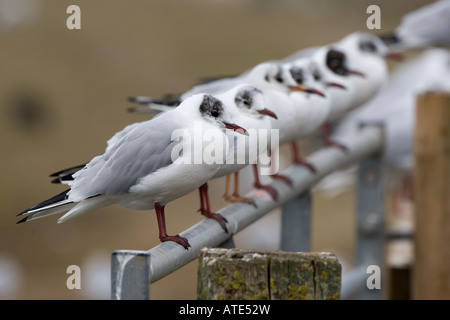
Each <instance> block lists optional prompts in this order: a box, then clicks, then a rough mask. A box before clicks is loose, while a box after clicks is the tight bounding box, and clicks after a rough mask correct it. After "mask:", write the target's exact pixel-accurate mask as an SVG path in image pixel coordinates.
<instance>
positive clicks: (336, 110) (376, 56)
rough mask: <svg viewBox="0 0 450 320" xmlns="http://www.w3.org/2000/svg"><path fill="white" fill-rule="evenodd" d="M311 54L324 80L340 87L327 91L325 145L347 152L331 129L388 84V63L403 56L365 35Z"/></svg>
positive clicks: (376, 38) (344, 40) (362, 33)
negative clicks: (335, 138) (328, 100)
mask: <svg viewBox="0 0 450 320" xmlns="http://www.w3.org/2000/svg"><path fill="white" fill-rule="evenodd" d="M311 51H312V53H311V54H310V56H311V59H313V60H314V61H316V62H317V65H318V67H319V69H320V70H321V71H322V73H323V75H324V77H325V78H326V79H328V81H336V82H338V83H339V84H341V87H340V88H337V87H336V88H329V90H328V91H327V93H328V94H329V95H330V101H331V107H330V112H329V116H328V119H327V122H326V123H325V125H324V133H325V143H326V145H329V146H333V145H334V146H337V147H340V148H342V149H343V150H346V147H345V146H344V145H342V144H340V143H338V142H335V141H334V140H333V139H331V126H332V125H334V124H336V123H337V122H338V121H339V120H340V119H342V118H343V117H344V116H345V115H346V114H348V113H349V112H351V111H352V110H355V109H356V108H358V107H360V106H361V105H363V104H364V103H365V102H367V101H369V100H370V99H372V98H373V97H374V96H375V95H376V94H377V92H379V91H380V90H381V89H382V87H383V86H384V85H386V82H387V79H388V69H387V64H386V61H385V60H386V59H387V58H392V59H398V58H400V56H399V54H398V53H397V52H393V51H392V50H390V49H389V48H388V47H387V46H386V45H385V44H384V43H383V41H381V39H380V38H379V37H377V36H375V35H372V34H368V33H364V32H353V33H351V34H349V35H347V36H345V37H344V38H342V39H341V40H339V41H337V42H335V43H332V44H330V45H327V46H324V47H320V48H316V49H315V50H311ZM298 55H300V54H294V55H293V57H294V56H298ZM291 59H292V58H291ZM342 89H344V90H342Z"/></svg>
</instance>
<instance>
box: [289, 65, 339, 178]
mask: <svg viewBox="0 0 450 320" xmlns="http://www.w3.org/2000/svg"><path fill="white" fill-rule="evenodd" d="M283 67H284V68H286V69H287V70H288V71H289V72H290V74H291V76H292V78H294V80H295V81H296V82H297V83H298V84H300V85H304V86H306V87H308V88H311V89H310V92H314V93H315V94H311V93H305V92H293V93H291V95H290V97H291V99H292V101H293V103H294V105H295V114H294V122H295V123H296V126H295V127H293V128H292V130H291V132H290V134H289V135H288V137H287V138H286V141H290V142H291V146H292V155H293V163H294V164H299V165H303V166H305V167H307V168H308V169H309V170H311V171H312V172H315V171H316V169H315V167H314V166H313V165H312V164H311V163H309V162H307V161H305V160H304V159H303V158H302V157H301V156H300V153H299V147H298V144H297V140H300V139H302V138H304V137H306V136H307V135H309V134H311V133H312V132H314V131H315V130H317V129H318V128H319V127H321V126H322V125H323V124H324V123H325V121H326V120H327V118H328V115H329V112H330V108H331V100H330V97H329V96H328V95H326V94H324V93H323V92H325V91H326V90H327V88H328V87H329V86H340V85H338V84H337V83H335V82H329V83H327V84H325V82H324V81H323V77H322V74H321V72H320V70H319V69H318V68H317V63H316V62H314V61H313V60H312V59H310V58H306V57H305V58H299V59H296V60H294V61H291V62H287V63H285V64H283ZM312 88H314V89H312Z"/></svg>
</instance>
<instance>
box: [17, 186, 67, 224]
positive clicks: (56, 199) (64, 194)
mask: <svg viewBox="0 0 450 320" xmlns="http://www.w3.org/2000/svg"><path fill="white" fill-rule="evenodd" d="M69 191H70V188H69V189H67V190H65V191H63V192H61V193H59V194H57V195H56V196H54V197H52V198H50V199H48V200H45V201H42V202H41V203H39V204H37V205H35V206H34V207H31V208H29V209H26V210H24V211H22V212H21V213H19V214H18V215H17V217H18V216H21V215H24V214H26V213H28V212H30V211H31V210H36V209H40V208H43V207H45V206H47V205H50V204H53V203H56V202H59V201H62V200H64V199H66V198H67V193H68V192H69ZM19 222H20V221H19Z"/></svg>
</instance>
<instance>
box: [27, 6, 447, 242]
mask: <svg viewBox="0 0 450 320" xmlns="http://www.w3.org/2000/svg"><path fill="white" fill-rule="evenodd" d="M449 2H450V1H448V0H444V1H438V2H437V3H438V4H439V5H441V3H445V6H444V7H445V8H447V9H446V10H447V11H446V12H447V14H448V13H449V9H448V8H450V6H449V5H448V4H449ZM424 9H426V8H424ZM427 10H429V9H427ZM434 11H436V10H434ZM442 11H443V10H439V12H442ZM410 15H411V14H410ZM410 15H409V16H410ZM422 16H423V14H420V15H419V17H422ZM446 17H447V18H448V17H449V15H447V16H446ZM447 18H446V19H443V22H442V23H441V24H444V25H445V24H447V25H448V23H449V22H448V21H449V20H450V19H447ZM404 20H405V21H410V20H411V19H410V18H409V20H408V19H406V17H405V19H404ZM432 20H433V22H434V23H435V24H436V21H437V19H436V18H434V19H432ZM399 30H401V26H400V27H399V29H398V30H397V31H399ZM420 30H421V32H422V31H423V30H422V29H420ZM445 30H448V29H445ZM397 33H398V32H397ZM422 33H423V32H422ZM401 34H404V32H403V33H401ZM420 37H421V38H422V41H420ZM418 38H419V39H418ZM430 39H431V38H430V36H428V35H426V36H423V35H422V34H419V35H418V34H417V33H416V34H414V33H413V34H412V35H408V36H406V37H405V36H401V35H399V34H397V35H394V36H390V37H385V39H384V41H383V40H382V39H381V38H379V37H377V36H375V35H372V34H368V33H362V32H355V33H352V34H350V35H348V36H346V37H344V38H343V39H341V40H339V41H337V42H335V43H332V44H328V45H325V46H321V47H315V48H308V49H305V50H301V51H299V52H296V53H294V54H293V55H291V56H289V57H287V58H285V59H282V60H276V61H275V60H274V61H267V62H263V63H260V64H258V65H256V66H255V67H253V68H251V69H250V70H248V71H246V72H243V73H242V74H240V75H238V76H236V77H229V78H224V79H219V80H214V81H210V82H208V83H203V84H200V85H197V86H194V87H193V88H191V89H190V90H189V91H187V92H184V93H183V94H181V95H179V98H178V99H173V100H170V101H167V100H157V99H153V98H147V97H142V96H139V97H134V98H132V99H131V100H132V101H133V102H135V103H137V104H138V106H136V107H135V108H132V109H131V111H133V112H141V113H150V114H155V113H157V115H156V116H154V117H153V118H152V119H151V120H148V121H144V122H139V123H133V124H131V125H129V126H127V127H125V128H124V129H123V130H122V131H120V132H118V133H116V134H115V135H114V136H113V137H112V138H111V139H110V140H109V141H108V145H107V148H106V151H105V153H104V154H102V155H99V156H97V157H94V158H93V159H92V160H91V161H90V162H88V163H86V164H83V165H81V166H77V167H73V168H69V169H66V170H62V171H59V172H56V173H54V174H53V175H52V176H54V177H55V179H54V180H53V182H56V183H63V184H68V185H69V187H70V188H69V189H67V190H65V191H64V192H62V193H60V194H58V195H56V196H54V197H52V198H50V199H48V200H46V201H43V202H41V203H39V204H37V205H35V206H33V207H31V208H29V209H27V210H25V211H23V212H21V213H20V214H19V215H27V216H26V217H24V218H23V219H22V220H20V221H19V222H25V221H29V220H33V219H37V218H41V217H44V216H48V215H52V214H57V213H61V212H65V211H68V212H67V213H66V214H65V215H63V216H62V217H61V218H59V220H58V222H64V221H67V220H69V219H71V218H73V217H76V216H78V215H80V214H84V213H88V212H91V211H94V210H97V209H100V208H103V207H105V206H109V205H112V204H115V203H118V204H120V205H121V206H123V207H126V208H133V209H137V210H152V209H155V211H156V216H157V222H158V228H159V239H160V241H161V242H164V241H174V242H176V243H178V244H180V245H182V246H183V247H184V248H186V249H188V248H189V247H190V244H189V241H188V240H187V239H186V238H184V237H181V236H180V235H168V233H167V229H166V223H165V213H164V209H165V206H166V205H167V204H168V203H170V202H171V201H173V200H175V199H178V198H180V197H182V196H184V195H186V194H188V193H190V192H192V191H195V190H196V189H198V190H199V194H200V211H201V213H202V214H203V215H204V216H205V217H208V218H212V219H215V220H216V221H217V222H218V223H219V224H220V225H221V227H222V228H223V230H224V231H225V232H228V228H227V220H226V219H225V218H224V217H223V216H221V215H220V214H218V213H215V212H213V211H212V210H211V206H210V202H209V195H208V184H207V183H208V181H210V180H212V179H216V178H219V177H225V176H226V177H227V180H226V188H225V189H226V192H225V197H226V199H227V200H228V201H242V202H246V203H248V204H249V205H256V204H255V202H254V201H253V200H252V199H251V198H246V197H243V196H241V195H240V193H239V171H240V170H241V169H243V168H244V167H246V166H249V165H251V166H253V172H254V187H255V188H258V189H262V190H264V191H266V192H267V193H268V194H270V196H271V197H272V198H273V199H274V201H276V200H277V197H278V192H277V190H276V189H275V188H274V187H272V186H270V185H267V184H263V183H261V180H260V177H259V176H260V174H261V172H260V170H259V169H260V168H258V158H259V157H261V156H262V155H264V154H271V155H272V156H273V155H274V154H276V153H277V151H278V147H279V145H281V144H291V146H292V162H293V164H294V165H300V166H304V167H305V168H307V170H309V171H311V174H314V172H315V171H316V168H315V167H314V164H313V163H309V162H308V161H306V160H305V159H303V158H302V156H301V154H300V150H299V146H298V144H297V142H298V140H300V139H302V138H305V137H307V136H309V135H310V134H312V133H313V132H315V131H317V130H318V129H322V130H323V132H324V137H325V139H324V144H325V145H326V146H330V147H337V148H340V149H342V151H343V152H346V150H347V147H346V146H345V145H344V144H342V143H340V142H338V140H336V139H335V138H333V137H332V131H331V128H332V126H331V125H332V124H335V123H337V122H342V121H343V119H344V121H345V119H346V117H347V115H348V114H349V113H351V112H352V111H353V110H357V109H358V108H362V109H364V104H365V103H368V102H369V101H372V98H374V97H376V96H377V94H379V93H380V92H383V90H385V89H384V87H385V86H386V83H387V82H388V79H389V73H388V68H387V65H386V61H385V59H386V58H395V57H398V54H397V53H396V52H393V51H392V49H391V48H392V47H394V46H396V48H397V50H403V49H405V48H408V46H412V45H414V46H418V45H417V43H419V44H420V45H421V46H425V45H426V46H428V45H430V44H429V43H427V42H430V41H431V40H432V39H431V40H430ZM441 40H442V39H439V41H441ZM446 41H448V43H450V39H449V37H448V34H447V38H446ZM386 43H389V46H388V45H387V44H386ZM411 43H412V44H411ZM447 58H448V53H447ZM449 61H450V60H449ZM449 65H450V64H449ZM449 69H450V68H449ZM420 76H422V75H417V77H420ZM410 80H412V79H408V81H410ZM389 87H390V86H389ZM406 87H408V84H406ZM397 90H398V91H396V92H394V93H395V94H399V96H400V95H401V94H402V92H401V91H402V90H403V89H402V88H399V89H397ZM382 103H383V110H387V109H389V108H390V107H394V106H392V105H391V104H390V103H389V102H386V101H383V102H382ZM392 111H393V110H392ZM386 117H387V118H390V115H389V112H386ZM199 126H200V127H201V129H202V130H199ZM175 132H177V133H179V135H178V136H177V135H174V133H175ZM205 132H208V134H207V136H208V137H209V138H208V137H205V136H206V135H205ZM272 132H276V133H277V135H275V136H273V135H272ZM261 133H264V134H261ZM211 137H214V139H211ZM274 137H275V138H274ZM208 139H209V140H208ZM274 140H276V141H274ZM205 141H207V143H205ZM239 141H240V142H242V141H243V143H239ZM253 143H255V145H256V146H257V148H256V150H255V151H254V152H251V151H250V149H251V148H250V146H251V145H252V144H253ZM199 146H200V147H199ZM198 148H200V149H198ZM211 150H214V161H208V159H205V158H204V156H205V155H208V154H210V155H211ZM219 151H221V152H219ZM243 155H244V156H243ZM198 157H200V158H201V159H200V160H201V161H192V160H193V159H194V160H195V159H197V160H198V159H199V158H198ZM242 158H243V159H244V161H236V159H242ZM232 175H234V178H235V184H234V185H235V186H234V189H235V190H234V192H233V194H231V178H232ZM271 177H272V178H275V179H280V180H281V181H283V182H284V183H287V184H291V179H290V178H289V177H288V176H285V175H282V174H279V173H277V172H272V174H271Z"/></svg>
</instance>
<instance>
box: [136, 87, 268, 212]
mask: <svg viewBox="0 0 450 320" xmlns="http://www.w3.org/2000/svg"><path fill="white" fill-rule="evenodd" d="M215 97H217V98H219V99H220V100H221V101H222V102H224V103H225V104H226V105H227V107H228V111H229V113H230V116H231V120H232V121H233V122H234V123H237V124H239V125H240V126H243V127H245V128H246V130H247V133H248V136H242V135H240V134H236V133H234V132H227V135H228V138H229V141H231V143H230V149H229V151H228V155H227V159H226V161H225V163H224V164H223V166H222V167H221V168H220V169H219V171H218V172H217V173H216V174H215V175H214V177H213V179H216V178H220V177H224V176H226V177H227V178H226V187H225V195H224V197H225V200H227V201H229V202H238V201H240V202H247V203H250V204H253V205H254V206H256V204H255V202H254V201H253V200H252V199H250V198H245V197H242V196H240V194H239V170H241V169H242V168H244V167H246V166H248V165H249V164H254V163H256V162H257V159H258V157H259V156H260V155H261V154H263V153H265V152H266V151H267V149H268V148H270V144H271V127H272V125H271V121H270V119H269V117H272V118H274V119H277V116H276V114H275V113H274V112H273V111H271V110H270V109H269V108H267V107H266V102H265V98H264V94H263V92H262V91H261V90H259V89H258V88H257V87H255V86H254V85H250V84H245V83H244V84H240V85H236V86H235V87H233V88H231V89H229V90H227V91H225V92H222V93H219V94H216V95H215ZM130 101H132V102H136V103H138V104H140V105H141V106H138V107H133V108H130V109H129V110H130V111H131V112H135V113H159V112H165V111H168V110H171V109H173V108H175V107H177V104H178V103H179V101H172V102H167V101H157V100H154V99H152V98H149V97H143V96H139V97H132V98H130ZM267 116H268V117H267ZM232 174H234V179H235V183H234V193H233V195H230V192H231V191H230V187H231V185H230V184H231V175H232ZM257 175H258V172H255V180H259V177H258V176H257ZM207 190H208V185H207V184H206V183H205V184H204V185H202V186H201V188H200V204H201V207H200V211H202V212H211V209H210V203H209V196H208V191H207Z"/></svg>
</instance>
